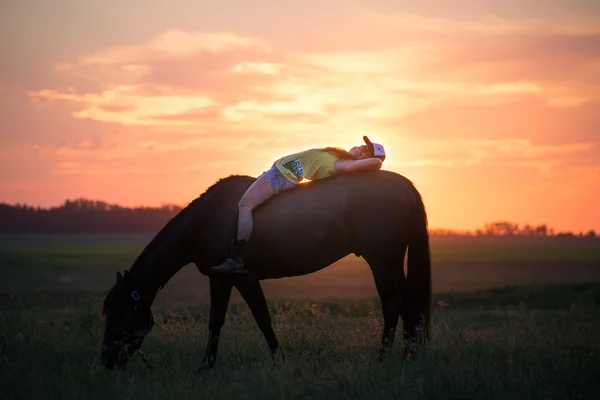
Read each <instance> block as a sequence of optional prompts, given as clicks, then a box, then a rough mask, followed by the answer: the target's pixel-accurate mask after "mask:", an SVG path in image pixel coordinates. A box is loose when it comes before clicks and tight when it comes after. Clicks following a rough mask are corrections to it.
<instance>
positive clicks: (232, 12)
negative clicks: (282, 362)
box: [0, 0, 600, 231]
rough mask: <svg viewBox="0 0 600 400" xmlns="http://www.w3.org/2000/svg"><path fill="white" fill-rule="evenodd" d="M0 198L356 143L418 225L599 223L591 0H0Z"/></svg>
mask: <svg viewBox="0 0 600 400" xmlns="http://www.w3.org/2000/svg"><path fill="white" fill-rule="evenodd" d="M0 22H1V26H2V28H1V29H2V31H1V33H2V36H1V38H0V53H1V54H2V62H1V63H0V106H1V113H2V114H1V115H2V116H1V118H0V135H1V137H0V168H2V174H1V175H0V202H6V203H11V204H14V203H17V202H19V203H27V204H30V205H40V206H44V207H48V206H56V205H59V204H61V203H63V202H64V200H65V199H67V198H69V199H73V198H77V197H85V198H89V199H95V200H103V201H107V202H109V203H119V204H122V205H125V206H135V205H151V206H158V205H161V204H163V203H176V204H180V205H185V204H187V203H188V202H189V201H191V200H192V199H193V198H195V197H196V196H197V195H199V194H200V193H201V192H203V191H204V190H205V189H206V188H207V187H208V186H210V185H211V184H212V183H214V182H215V181H216V180H217V179H219V178H220V177H224V176H227V175H230V174H249V175H253V176H257V175H258V174H260V173H261V172H262V171H264V170H265V169H267V168H269V167H270V165H271V164H272V163H273V161H274V160H275V159H276V158H278V157H280V156H283V155H286V154H289V153H292V152H296V151H300V150H303V149H306V148H310V147H319V146H328V145H329V146H341V147H345V148H347V149H349V148H350V147H351V146H353V145H355V144H361V143H362V136H363V135H364V134H367V135H369V136H370V138H371V139H372V140H373V141H376V142H380V143H383V144H384V145H385V146H386V149H387V151H388V153H389V156H388V159H387V160H386V162H385V163H384V169H388V170H392V171H397V172H399V173H401V174H403V175H405V176H407V177H408V178H409V179H411V180H412V181H413V182H415V184H416V185H417V188H418V189H419V190H420V191H421V193H422V195H423V198H424V200H425V204H426V206H427V210H428V212H429V220H430V226H431V227H433V228H454V229H474V228H477V227H481V226H483V225H484V224H485V223H486V222H490V221H496V220H510V221H514V222H518V223H521V224H524V223H529V224H541V223H547V224H548V225H549V226H551V227H554V228H555V229H556V230H575V231H580V230H581V231H587V230H589V229H595V230H597V231H598V230H600V2H599V1H596V0H589V1H588V0H570V1H566V0H504V1H501V2H500V1H491V0H482V1H451V0H419V1H401V0H395V1H392V0H371V1H367V0H345V1H341V0H318V1H317V0H303V1H291V0H282V1H256V0H222V1H221V2H220V3H219V2H215V1H203V0H195V1H192V0H189V1H188V0H172V1H168V2H167V1H160V2H159V1H152V0H128V1H116V0H105V1H84V0H53V1H47V0H21V1H3V2H2V3H1V5H0Z"/></svg>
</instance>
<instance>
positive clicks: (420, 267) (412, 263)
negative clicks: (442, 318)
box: [403, 189, 431, 340]
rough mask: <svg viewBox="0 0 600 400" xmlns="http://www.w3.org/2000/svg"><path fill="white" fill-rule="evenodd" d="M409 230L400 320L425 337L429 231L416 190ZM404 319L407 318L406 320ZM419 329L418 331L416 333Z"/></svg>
mask: <svg viewBox="0 0 600 400" xmlns="http://www.w3.org/2000/svg"><path fill="white" fill-rule="evenodd" d="M415 194H416V196H417V209H416V214H415V219H414V225H413V231H412V234H411V237H410V240H409V242H408V262H407V264H408V265H407V274H406V275H407V276H406V280H407V288H406V289H407V290H406V292H405V293H407V294H408V296H406V297H405V301H404V307H406V311H407V312H406V313H405V315H406V316H407V317H408V318H404V317H403V323H404V325H405V327H406V328H408V331H412V332H411V333H414V334H419V333H420V332H422V333H421V335H423V336H422V338H423V339H425V340H429V328H430V324H431V321H430V316H431V251H430V247H429V233H428V231H427V213H426V211H425V205H424V204H423V199H422V198H421V195H420V194H419V192H418V191H417V190H416V189H415ZM406 319H408V320H406ZM419 331H420V332H419Z"/></svg>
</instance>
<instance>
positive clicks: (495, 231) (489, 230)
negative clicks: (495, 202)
mask: <svg viewBox="0 0 600 400" xmlns="http://www.w3.org/2000/svg"><path fill="white" fill-rule="evenodd" d="M431 234H432V235H440V236H526V237H585V238H592V239H595V238H596V237H597V235H596V232H595V231H593V230H590V231H587V232H578V233H574V232H555V231H554V229H552V228H549V227H548V226H547V225H546V224H542V225H537V226H531V225H528V224H525V225H523V226H520V225H519V224H515V223H512V222H508V221H498V222H491V223H487V224H485V225H484V227H483V228H482V229H476V230H475V232H471V231H455V230H451V229H432V230H431Z"/></svg>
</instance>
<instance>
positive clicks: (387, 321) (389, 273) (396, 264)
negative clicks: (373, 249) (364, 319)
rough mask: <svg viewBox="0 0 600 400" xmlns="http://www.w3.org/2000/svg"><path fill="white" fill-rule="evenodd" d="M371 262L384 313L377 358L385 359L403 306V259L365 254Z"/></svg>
mask: <svg viewBox="0 0 600 400" xmlns="http://www.w3.org/2000/svg"><path fill="white" fill-rule="evenodd" d="M364 258H365V260H366V261H367V262H368V263H369V266H370V267H371V271H372V272H373V277H374V279H375V287H376V288H377V292H378V293H379V298H380V299H381V310H382V313H383V331H382V333H381V346H380V348H379V351H378V352H377V359H378V360H379V361H382V360H383V359H385V357H386V354H387V352H388V350H390V349H391V347H392V346H393V344H394V337H395V335H396V327H397V326H398V319H399V317H400V310H401V307H402V303H401V302H402V297H401V293H400V285H399V281H398V276H397V274H398V269H399V268H400V269H401V268H402V261H401V258H400V260H396V259H390V258H382V257H377V256H371V257H369V256H368V255H365V256H364Z"/></svg>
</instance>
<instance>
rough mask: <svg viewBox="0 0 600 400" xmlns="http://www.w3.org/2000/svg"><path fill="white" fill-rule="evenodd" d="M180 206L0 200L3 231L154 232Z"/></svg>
mask: <svg viewBox="0 0 600 400" xmlns="http://www.w3.org/2000/svg"><path fill="white" fill-rule="evenodd" d="M180 210H181V207H179V206H175V205H170V204H169V205H164V206H162V207H136V208H127V207H121V206H119V205H115V204H107V203H105V202H103V201H93V200H87V199H75V200H67V201H65V203H64V204H62V205H60V206H58V207H52V208H48V209H45V208H40V207H31V206H27V205H22V204H16V205H9V204H5V203H0V232H2V233H117V232H156V231H158V230H160V229H161V228H162V227H163V226H164V225H165V224H166V223H167V221H169V220H170V219H171V218H172V217H173V216H175V214H177V213H178V212H179V211H180Z"/></svg>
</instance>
